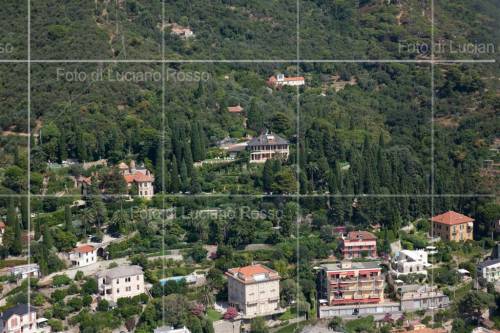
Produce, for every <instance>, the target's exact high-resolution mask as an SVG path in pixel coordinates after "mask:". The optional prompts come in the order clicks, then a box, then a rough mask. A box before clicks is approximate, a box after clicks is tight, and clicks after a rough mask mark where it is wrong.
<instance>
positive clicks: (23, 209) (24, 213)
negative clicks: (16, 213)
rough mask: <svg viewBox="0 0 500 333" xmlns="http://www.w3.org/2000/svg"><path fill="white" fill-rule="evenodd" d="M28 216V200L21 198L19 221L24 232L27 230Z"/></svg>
mask: <svg viewBox="0 0 500 333" xmlns="http://www.w3.org/2000/svg"><path fill="white" fill-rule="evenodd" d="M29 214H30V212H29V211H28V198H27V197H23V198H22V199H21V221H22V224H23V229H24V230H27V229H28V221H29Z"/></svg>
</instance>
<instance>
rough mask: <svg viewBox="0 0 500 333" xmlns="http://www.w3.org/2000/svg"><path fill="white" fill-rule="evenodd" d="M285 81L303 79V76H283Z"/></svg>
mask: <svg viewBox="0 0 500 333" xmlns="http://www.w3.org/2000/svg"><path fill="white" fill-rule="evenodd" d="M285 81H305V78H304V77H303V76H292V77H285Z"/></svg>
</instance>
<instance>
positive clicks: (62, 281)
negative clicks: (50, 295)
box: [52, 274, 71, 288]
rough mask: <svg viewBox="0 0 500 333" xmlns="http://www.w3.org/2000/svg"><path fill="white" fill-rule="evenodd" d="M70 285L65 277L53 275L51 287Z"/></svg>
mask: <svg viewBox="0 0 500 333" xmlns="http://www.w3.org/2000/svg"><path fill="white" fill-rule="evenodd" d="M70 283H71V279H70V278H69V277H68V276H67V275H66V274H63V275H54V277H53V278H52V285H53V286H54V287H56V288H57V287H61V286H66V285H68V284H70Z"/></svg>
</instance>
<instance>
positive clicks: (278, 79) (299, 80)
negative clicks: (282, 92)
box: [267, 74, 306, 88]
mask: <svg viewBox="0 0 500 333" xmlns="http://www.w3.org/2000/svg"><path fill="white" fill-rule="evenodd" d="M267 83H268V84H269V85H270V86H272V87H275V88H276V87H283V86H292V87H296V86H303V85H305V84H306V80H305V78H304V77H303V76H291V77H285V75H284V74H278V75H276V76H274V75H273V76H271V77H270V78H269V79H268V80H267Z"/></svg>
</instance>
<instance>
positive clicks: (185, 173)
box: [180, 160, 189, 191]
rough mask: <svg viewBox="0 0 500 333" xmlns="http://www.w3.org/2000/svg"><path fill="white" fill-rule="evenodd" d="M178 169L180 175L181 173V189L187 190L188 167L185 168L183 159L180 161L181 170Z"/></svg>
mask: <svg viewBox="0 0 500 333" xmlns="http://www.w3.org/2000/svg"><path fill="white" fill-rule="evenodd" d="M180 171H181V172H180V175H181V188H182V191H187V189H188V185H189V177H188V169H187V166H186V161H185V160H183V161H182V163H181V170H180Z"/></svg>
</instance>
